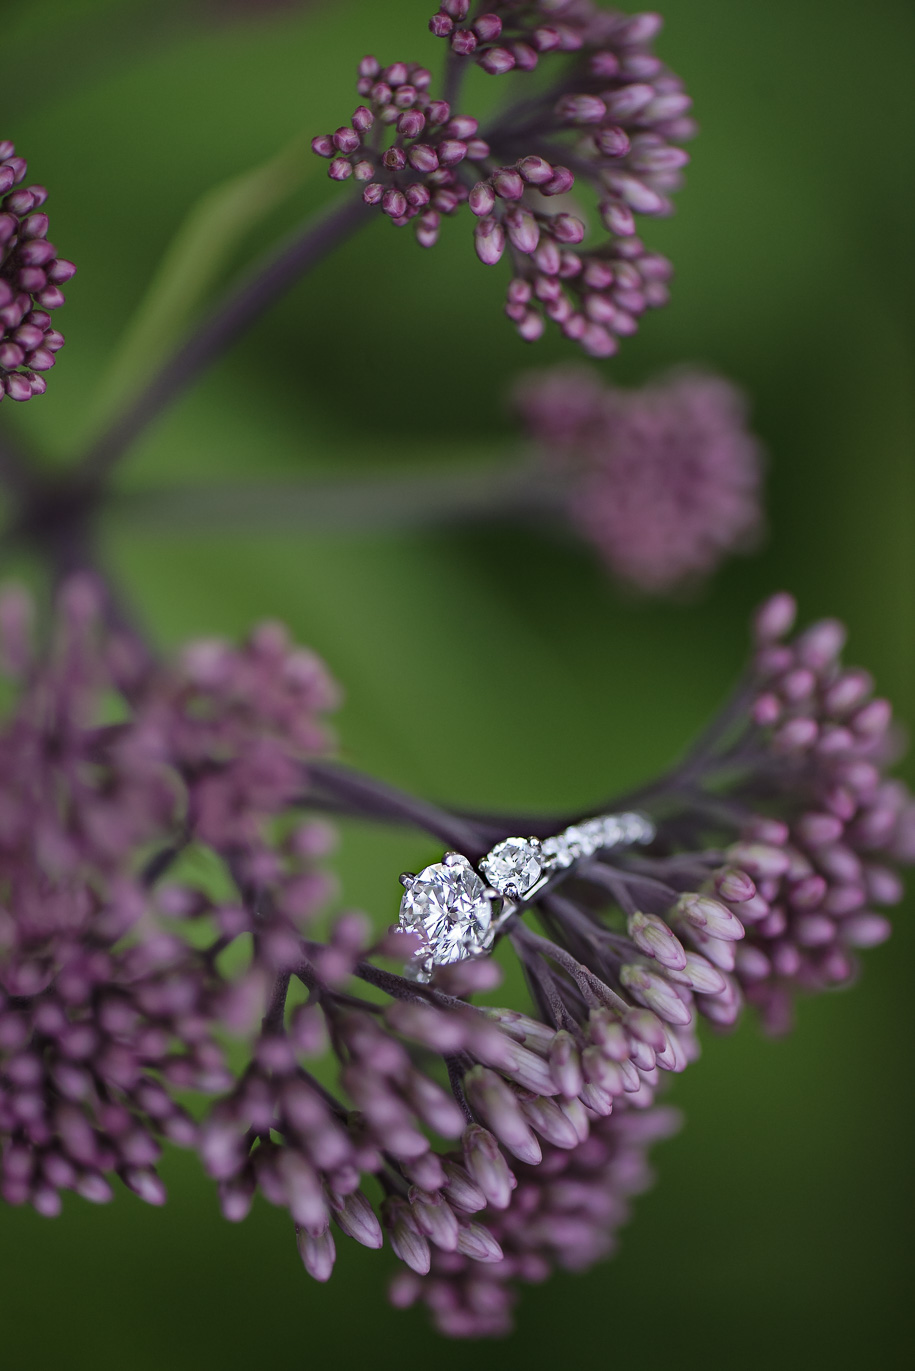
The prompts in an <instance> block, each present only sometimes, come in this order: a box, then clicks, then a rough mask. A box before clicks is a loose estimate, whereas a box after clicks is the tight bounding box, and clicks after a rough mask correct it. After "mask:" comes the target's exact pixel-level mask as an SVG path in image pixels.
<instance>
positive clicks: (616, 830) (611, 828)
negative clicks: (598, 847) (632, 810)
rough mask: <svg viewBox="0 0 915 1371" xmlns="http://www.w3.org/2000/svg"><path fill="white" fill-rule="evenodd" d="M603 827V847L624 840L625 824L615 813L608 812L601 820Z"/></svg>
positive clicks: (612, 845)
mask: <svg viewBox="0 0 915 1371" xmlns="http://www.w3.org/2000/svg"><path fill="white" fill-rule="evenodd" d="M602 823H603V829H604V847H616V845H617V844H618V843H623V842H625V841H626V829H625V826H624V824H623V822H622V820H621V819H620V817H619V815H617V814H608V815H606V817H605V818H604V819H603V820H602Z"/></svg>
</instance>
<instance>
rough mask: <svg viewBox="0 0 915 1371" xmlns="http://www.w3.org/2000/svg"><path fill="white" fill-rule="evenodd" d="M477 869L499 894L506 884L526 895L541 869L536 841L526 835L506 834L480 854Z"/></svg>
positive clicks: (504, 891)
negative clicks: (490, 849)
mask: <svg viewBox="0 0 915 1371" xmlns="http://www.w3.org/2000/svg"><path fill="white" fill-rule="evenodd" d="M480 870H481V871H482V872H483V875H484V876H485V877H486V879H487V880H488V881H489V883H490V885H491V886H493V888H494V889H495V890H498V892H499V894H500V895H504V894H506V892H507V890H508V887H509V886H513V887H514V890H515V891H516V892H517V894H518V895H526V894H527V892H528V891H529V890H531V889H532V888H533V887H534V886H535V885H536V884H537V882H538V881H539V880H540V876H541V872H542V870H543V867H542V863H541V860H540V844H539V843H536V844H534V843H532V842H529V841H528V840H527V839H526V838H506V839H505V841H504V842H502V843H498V844H497V845H496V846H495V847H494V848H493V850H492V852H490V853H489V854H488V856H486V857H484V858H483V860H482V861H481V862H480Z"/></svg>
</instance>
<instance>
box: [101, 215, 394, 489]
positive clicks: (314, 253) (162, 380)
mask: <svg viewBox="0 0 915 1371" xmlns="http://www.w3.org/2000/svg"><path fill="white" fill-rule="evenodd" d="M370 214H371V209H370V207H369V206H368V205H365V204H364V203H363V202H362V199H361V198H359V199H356V198H348V199H346V200H345V201H344V202H343V203H342V204H341V205H339V206H338V207H337V208H336V209H334V210H333V211H331V212H330V213H326V212H322V213H320V214H319V215H318V216H316V217H315V218H313V219H310V220H308V221H307V222H306V224H305V226H304V228H300V229H298V230H297V231H296V233H295V234H294V235H293V236H292V237H291V238H289V239H287V240H286V241H285V242H284V243H282V244H281V245H280V247H279V248H278V249H276V250H275V251H274V252H273V253H272V254H270V255H269V256H268V257H267V258H266V259H265V260H263V261H262V262H261V263H260V264H259V265H258V266H256V267H255V268H254V269H253V271H251V272H250V273H249V274H248V275H246V276H244V277H243V278H242V280H241V281H239V282H238V284H237V285H235V286H234V287H233V288H231V289H230V290H229V291H228V293H227V294H226V295H225V296H224V297H223V299H222V300H221V301H220V302H219V303H218V304H217V305H216V307H215V309H214V310H213V311H212V312H211V313H210V314H209V315H207V316H206V317H205V318H204V319H202V320H201V321H200V323H199V324H198V325H197V327H196V328H195V329H194V330H193V332H192V333H191V334H190V335H189V336H188V337H187V338H186V339H185V340H184V342H183V343H181V344H180V345H179V347H178V348H177V349H176V351H175V352H173V353H172V354H171V356H170V357H168V358H167V359H166V360H165V362H164V363H163V364H162V366H161V367H160V368H159V370H158V371H157V372H156V373H155V374H154V375H153V377H152V379H151V380H150V382H149V384H148V385H147V386H146V388H145V389H144V390H142V391H141V392H140V394H139V395H138V396H137V397H136V399H134V400H133V401H132V402H131V404H130V405H129V406H128V407H127V409H126V410H124V411H123V412H122V413H121V414H120V415H118V417H117V418H116V419H115V420H114V422H113V423H112V424H111V425H110V426H109V427H108V428H107V429H106V430H105V432H103V433H102V434H101V435H100V437H99V438H98V439H97V440H96V441H95V442H94V443H93V444H92V446H91V447H90V449H89V450H88V452H87V453H86V454H85V456H84V457H83V459H82V463H81V465H80V467H79V477H80V480H81V481H82V482H83V483H84V484H85V485H87V486H89V487H90V488H96V489H97V488H98V487H99V486H100V485H101V483H102V482H103V481H104V479H105V477H106V476H107V475H108V474H109V472H110V471H111V470H112V468H113V467H114V466H115V465H116V464H117V462H118V461H119V460H120V459H121V457H122V456H123V455H124V454H125V452H127V451H128V449H129V448H130V447H131V446H132V445H133V444H134V443H135V442H136V440H137V439H138V438H139V437H140V435H141V434H142V433H143V432H144V431H145V430H146V429H147V428H148V427H149V425H150V424H152V423H153V422H154V421H155V420H156V419H158V418H159V416H160V415H161V414H162V413H163V412H164V411H165V410H166V409H167V408H168V406H169V405H171V404H172V403H173V402H174V401H175V400H176V399H177V398H178V397H179V396H180V395H181V394H182V392H183V391H184V390H185V389H186V388H187V387H188V386H189V385H190V384H191V383H192V382H193V381H194V380H196V378H197V377H198V376H199V375H200V373H201V372H202V371H204V370H205V369H206V367H208V366H209V365H210V363H211V362H213V361H215V360H216V358H217V357H219V356H221V355H222V353H224V352H225V351H226V349H227V348H228V347H229V346H230V345H231V344H232V343H233V342H234V341H235V339H236V338H238V337H239V335H240V334H241V333H242V332H243V331H244V330H245V329H246V328H248V327H249V326H250V325H251V324H253V323H254V321H255V320H256V319H257V318H258V317H259V316H260V315H261V314H263V313H264V311H265V310H267V309H268V308H269V307H270V306H271V305H272V304H273V303H274V301H276V300H278V299H279V297H280V296H281V295H282V294H283V292H284V291H285V290H287V289H288V288H289V287H290V286H291V285H292V284H293V283H294V282H295V281H297V280H298V278H299V277H300V276H303V275H304V274H305V273H306V272H307V271H309V270H310V269H311V268H312V267H313V266H315V265H316V264H317V263H318V262H320V261H321V259H322V258H324V257H325V256H327V254H328V253H329V252H331V251H332V250H333V249H334V248H336V247H338V246H339V245H340V244H341V243H342V242H344V241H345V240H346V239H347V238H348V237H349V236H350V235H351V234H352V233H354V232H355V231H356V229H357V228H359V227H360V226H361V225H362V224H364V223H366V222H367V221H368V218H369V216H370Z"/></svg>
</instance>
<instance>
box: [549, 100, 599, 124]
mask: <svg viewBox="0 0 915 1371" xmlns="http://www.w3.org/2000/svg"><path fill="white" fill-rule="evenodd" d="M556 113H557V114H558V116H559V118H560V119H563V120H565V122H566V123H569V124H599V123H600V122H601V120H602V119H604V118H605V117H606V114H607V106H606V105H605V104H604V102H603V100H601V99H600V97H599V96H597V95H563V96H562V98H561V99H560V100H558V101H557V102H556Z"/></svg>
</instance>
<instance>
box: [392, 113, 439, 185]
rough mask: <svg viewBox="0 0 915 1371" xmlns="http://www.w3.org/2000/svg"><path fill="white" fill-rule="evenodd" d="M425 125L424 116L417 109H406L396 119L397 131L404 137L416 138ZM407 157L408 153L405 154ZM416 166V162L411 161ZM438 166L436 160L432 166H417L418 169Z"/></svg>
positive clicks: (429, 169) (429, 168) (430, 168)
mask: <svg viewBox="0 0 915 1371" xmlns="http://www.w3.org/2000/svg"><path fill="white" fill-rule="evenodd" d="M425 127H426V116H425V115H424V114H423V113H422V112H421V111H420V110H418V109H410V110H406V111H405V113H403V114H402V115H401V116H400V118H399V119H398V120H397V132H398V133H399V134H401V136H402V137H404V138H418V137H419V135H420V134H421V133H422V131H423V129H424V128H425ZM407 155H408V157H409V153H408V154H407ZM412 165H414V166H416V163H412ZM437 166H438V161H437V160H436V162H435V163H434V165H433V166H432V167H418V168H417V170H420V171H426V170H428V171H434V169H435V167H437Z"/></svg>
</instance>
